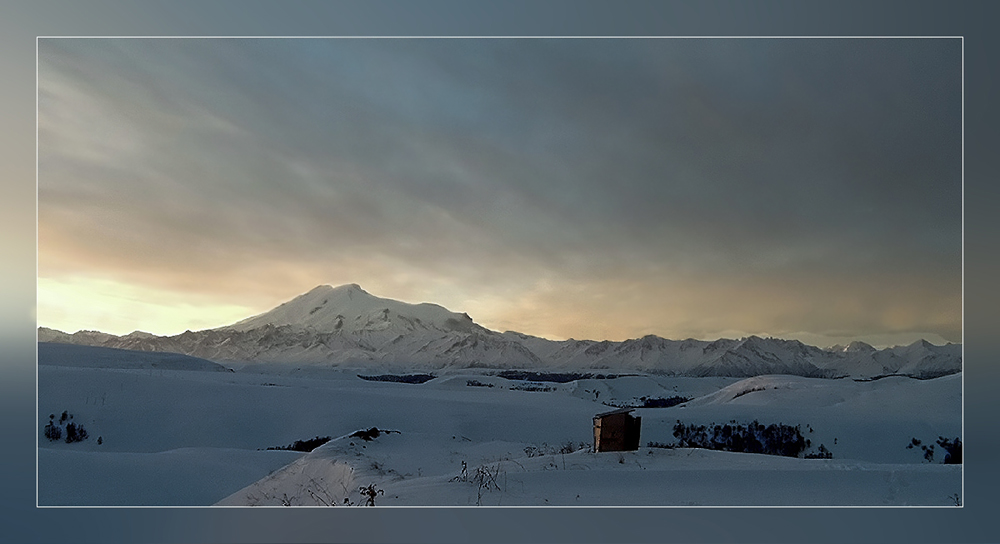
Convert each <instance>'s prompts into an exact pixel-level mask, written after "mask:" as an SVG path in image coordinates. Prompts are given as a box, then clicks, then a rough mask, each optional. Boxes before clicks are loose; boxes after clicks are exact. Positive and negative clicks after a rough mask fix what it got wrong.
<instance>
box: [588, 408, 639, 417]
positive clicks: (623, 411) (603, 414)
mask: <svg viewBox="0 0 1000 544" xmlns="http://www.w3.org/2000/svg"><path fill="white" fill-rule="evenodd" d="M633 411H635V408H618V409H617V410H611V411H610V412H604V413H602V414H597V415H596V416H594V419H597V418H599V417H604V416H613V415H615V414H628V413H630V412H633Z"/></svg>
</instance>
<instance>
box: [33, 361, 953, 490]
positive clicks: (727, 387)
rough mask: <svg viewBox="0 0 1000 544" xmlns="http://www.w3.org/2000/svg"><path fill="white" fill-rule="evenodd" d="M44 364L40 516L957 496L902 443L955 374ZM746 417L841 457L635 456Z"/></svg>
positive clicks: (935, 431) (925, 423) (929, 439)
mask: <svg viewBox="0 0 1000 544" xmlns="http://www.w3.org/2000/svg"><path fill="white" fill-rule="evenodd" d="M55 362H56V363H57V362H58V361H55ZM51 363H53V362H52V361H46V362H43V364H40V366H39V368H38V379H39V393H38V395H39V401H38V402H39V436H40V438H39V450H38V504H39V505H41V506H50V505H51V506H56V505H59V506H63V505H130V506H134V505H150V506H154V505H155V506H164V505H169V506H187V505H204V506H207V505H213V504H217V505H220V506H251V505H258V506H268V505H273V506H280V505H296V506H299V505H301V506H326V505H338V506H341V505H344V504H345V499H346V504H352V505H363V504H365V502H366V501H367V498H366V496H365V495H363V494H362V493H361V491H360V490H361V488H367V487H369V486H374V487H373V488H371V489H373V490H374V492H375V497H374V502H375V503H376V505H378V506H438V505H440V506H476V505H483V506H516V505H531V506H535V505H561V506H635V505H643V506H689V505H690V506H705V505H717V506H737V505H739V506H743V505H753V506H778V505H781V506H789V505H791V506H795V505H802V506H834V505H858V506H861V505H864V506H902V505H927V506H955V505H956V504H957V503H959V502H960V500H961V499H960V497H961V493H962V469H961V465H943V464H940V463H941V460H942V459H943V457H944V453H945V452H944V451H940V449H939V451H937V452H935V457H934V458H933V460H932V461H933V462H932V461H929V460H927V459H925V456H924V451H922V450H921V449H920V448H907V447H906V446H907V445H908V444H910V443H911V440H912V439H913V438H917V439H919V440H920V441H921V443H922V444H924V445H928V444H933V443H934V442H935V440H936V439H938V437H948V438H954V437H957V436H960V433H961V414H962V411H961V404H962V403H961V392H962V376H961V374H957V375H952V376H946V377H943V378H937V379H934V380H914V379H909V378H885V379H881V380H877V381H872V382H856V381H853V380H850V379H841V380H823V379H810V378H800V377H792V376H761V377H756V378H749V379H746V380H740V379H735V378H677V377H664V376H628V377H619V378H616V379H581V380H576V381H572V382H568V383H551V382H539V383H535V384H533V385H531V386H528V387H525V383H526V382H523V381H515V380H507V379H504V378H500V377H497V376H495V375H490V371H488V370H485V369H483V370H476V371H469V370H462V371H458V370H455V371H450V372H449V373H439V374H438V376H437V377H436V378H435V379H433V380H430V381H428V382H426V383H423V384H407V383H392V382H377V381H366V380H362V379H359V378H358V377H357V374H358V373H360V372H359V371H356V370H346V369H345V370H341V369H330V368H325V369H324V368H309V367H304V368H300V369H298V370H292V369H289V367H287V366H284V367H272V366H266V365H247V366H244V367H242V368H238V369H237V371H236V372H208V371H195V370H163V369H155V368H148V369H137V368H92V367H87V366H86V365H82V366H80V365H78V366H61V365H58V364H51ZM470 383H478V384H480V385H470ZM490 385H492V387H490ZM512 388H514V389H512ZM518 388H519V389H522V390H517V389H518ZM523 389H539V390H523ZM545 389H548V390H545ZM673 396H682V397H685V398H689V399H692V400H690V401H689V402H687V403H685V404H682V405H679V406H673V407H670V408H639V409H637V410H636V412H635V413H636V414H637V415H639V416H641V417H642V437H641V444H642V446H643V447H641V448H640V449H639V451H635V452H622V453H615V452H606V453H592V452H590V451H589V448H590V446H591V445H592V441H593V438H592V436H593V432H592V418H593V416H594V415H595V414H597V413H599V412H604V411H608V410H611V409H612V408H610V407H609V405H616V404H641V399H642V398H643V397H646V398H668V397H673ZM63 411H68V412H69V413H71V414H73V415H74V417H75V421H77V422H78V423H79V424H82V425H84V426H85V428H86V429H87V431H88V433H89V435H90V437H89V438H88V439H87V440H85V441H83V442H77V443H72V444H67V443H65V442H62V441H49V440H47V439H46V438H44V437H42V436H41V435H42V427H43V426H44V425H45V424H46V423H47V422H48V421H49V414H54V415H56V416H57V417H58V415H59V414H61V413H62V412H63ZM753 420H757V421H759V422H760V423H764V424H770V423H783V424H786V425H793V426H794V425H798V426H799V427H800V429H801V430H802V433H803V435H804V436H805V437H806V438H808V439H809V440H810V442H811V444H812V446H811V448H810V449H809V451H813V452H815V451H816V448H817V447H818V446H819V445H820V444H823V445H824V447H825V448H826V449H828V450H829V451H831V452H832V453H833V455H834V457H833V458H832V459H802V458H788V457H776V456H766V455H754V454H744V453H732V452H722V451H708V450H701V449H688V448H675V449H664V448H658V447H646V446H647V444H649V443H650V442H657V443H663V444H672V443H674V442H675V438H674V437H673V435H672V429H673V426H674V424H675V423H676V422H677V421H682V422H684V423H697V424H709V423H726V422H729V421H737V422H741V423H749V422H750V421H753ZM372 427H375V428H378V429H381V430H383V431H384V430H389V431H393V432H390V433H381V434H380V435H379V436H378V437H376V438H374V439H372V440H370V441H366V440H363V439H361V438H358V437H351V436H350V435H351V434H352V433H354V432H355V431H357V430H359V429H370V428H372ZM317 436H319V437H326V436H329V437H331V438H332V439H331V440H330V441H329V442H327V443H326V444H324V445H323V446H320V447H319V448H317V449H315V450H313V451H312V452H310V453H299V452H294V451H282V450H267V449H266V448H268V447H275V446H286V445H289V444H291V443H293V442H295V441H296V440H306V439H311V438H313V437H317ZM98 437H100V438H101V444H100V445H98V444H97V438H98ZM463 467H464V468H463Z"/></svg>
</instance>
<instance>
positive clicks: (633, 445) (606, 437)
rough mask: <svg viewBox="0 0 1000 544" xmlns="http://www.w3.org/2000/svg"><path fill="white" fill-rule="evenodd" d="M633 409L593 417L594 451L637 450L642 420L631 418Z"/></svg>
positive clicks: (636, 417)
mask: <svg viewBox="0 0 1000 544" xmlns="http://www.w3.org/2000/svg"><path fill="white" fill-rule="evenodd" d="M633 410H635V408H620V409H618V410H612V411H610V412H604V413H603V414H597V415H596V416H594V451H634V450H637V449H639V427H640V425H641V422H642V418H641V417H638V416H635V417H633V416H632V411H633Z"/></svg>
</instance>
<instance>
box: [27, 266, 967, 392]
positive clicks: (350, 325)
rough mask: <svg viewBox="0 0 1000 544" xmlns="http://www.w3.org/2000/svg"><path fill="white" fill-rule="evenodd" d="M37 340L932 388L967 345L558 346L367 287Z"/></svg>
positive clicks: (303, 357)
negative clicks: (191, 321)
mask: <svg viewBox="0 0 1000 544" xmlns="http://www.w3.org/2000/svg"><path fill="white" fill-rule="evenodd" d="M38 340H39V342H56V343H68V344H81V345H92V346H103V347H112V348H119V349H131V350H139V351H159V352H174V353H181V354H184V355H189V356H194V357H201V358H204V359H208V360H212V361H216V362H233V361H237V362H254V361H259V362H276V363H294V364H323V365H333V366H350V365H355V366H357V365H361V366H364V367H383V368H400V367H407V368H425V369H440V368H446V367H467V368H497V369H509V368H545V369H562V370H586V369H615V370H620V371H645V372H653V373H660V374H672V375H683V376H699V377H701V376H730V377H751V376H757V375H762V374H790V375H798V376H806V377H820V378H839V377H853V378H860V379H873V378H877V377H882V376H885V375H902V376H910V377H916V378H932V377H937V376H943V375H947V374H954V373H957V372H960V371H961V370H962V351H961V345H959V344H946V345H944V346H935V345H933V344H931V343H929V342H927V341H926V340H918V341H916V342H914V343H912V344H910V345H908V346H895V347H892V348H885V349H882V350H878V349H876V348H874V347H872V346H870V345H868V344H865V343H863V342H860V341H854V342H851V343H850V344H849V345H848V346H846V347H844V346H834V347H832V348H828V349H820V348H818V347H815V346H808V345H806V344H803V343H801V342H799V341H797V340H782V339H776V338H761V337H759V336H748V337H744V338H740V339H726V338H720V339H718V340H714V341H705V340H695V339H691V338H689V339H685V340H669V339H666V338H662V337H659V336H656V335H646V336H643V337H640V338H634V339H628V340H624V341H621V342H614V341H610V340H575V339H569V340H563V341H556V340H549V339H545V338H540V337H536V336H531V335H528V334H524V333H519V332H516V331H506V332H503V333H500V332H496V331H492V330H490V329H487V328H485V327H483V326H481V325H479V324H478V323H475V321H473V320H472V318H471V317H470V316H469V315H468V314H465V313H456V312H452V311H450V310H448V309H447V308H445V307H443V306H440V305H437V304H432V303H426V302H425V303H420V304H410V303H406V302H401V301H397V300H393V299H387V298H381V297H377V296H375V295H372V294H370V293H368V292H367V291H365V290H364V289H362V288H361V287H360V285H358V284H354V283H352V284H346V285H341V286H338V287H332V286H330V285H320V286H317V287H315V288H313V289H311V290H309V291H307V292H306V293H303V294H301V295H299V296H297V297H294V298H293V299H291V300H289V301H286V302H284V303H282V304H280V305H278V306H276V307H275V308H272V309H271V310H269V311H266V312H263V313H261V314H257V315H254V316H251V317H248V318H246V319H243V320H240V321H237V322H236V323H233V324H231V325H226V326H223V327H217V328H213V329H206V330H202V331H185V332H183V333H181V334H178V335H174V336H157V335H153V334H150V333H145V332H141V331H134V332H132V333H129V334H126V335H123V336H115V335H111V334H107V333H101V332H98V331H79V332H77V333H73V334H68V333H65V332H62V331H58V330H55V329H48V328H45V327H39V328H38Z"/></svg>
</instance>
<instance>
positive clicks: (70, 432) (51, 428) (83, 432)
mask: <svg viewBox="0 0 1000 544" xmlns="http://www.w3.org/2000/svg"><path fill="white" fill-rule="evenodd" d="M42 433H43V435H44V436H45V438H48V439H49V441H50V442H54V441H56V440H59V439H61V438H62V437H63V434H64V433H65V436H66V443H67V444H72V443H73V442H83V441H84V440H86V439H87V437H88V436H89V434H88V433H87V429H84V428H83V425H77V424H76V423H75V422H74V421H73V414H71V413H69V412H68V411H64V412H63V413H62V416H61V417H60V418H59V420H58V421H57V420H56V415H55V414H49V422H48V423H47V424H46V425H45V428H44V430H43V432H42Z"/></svg>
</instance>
